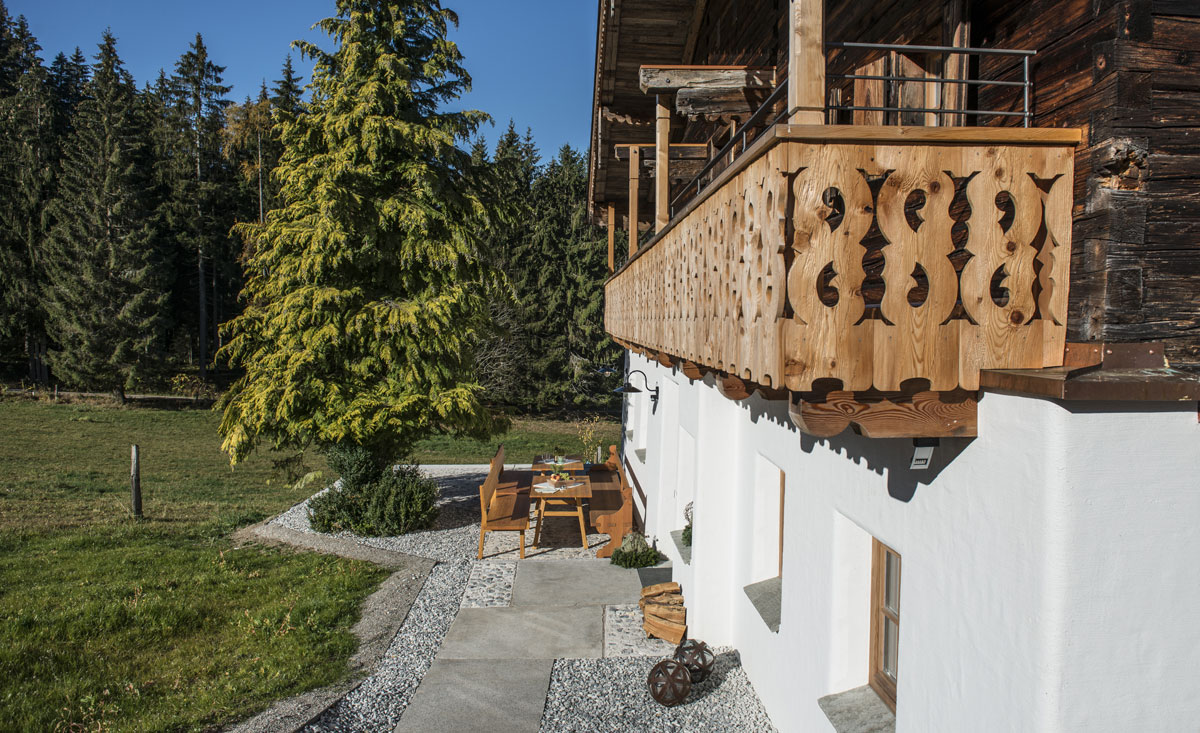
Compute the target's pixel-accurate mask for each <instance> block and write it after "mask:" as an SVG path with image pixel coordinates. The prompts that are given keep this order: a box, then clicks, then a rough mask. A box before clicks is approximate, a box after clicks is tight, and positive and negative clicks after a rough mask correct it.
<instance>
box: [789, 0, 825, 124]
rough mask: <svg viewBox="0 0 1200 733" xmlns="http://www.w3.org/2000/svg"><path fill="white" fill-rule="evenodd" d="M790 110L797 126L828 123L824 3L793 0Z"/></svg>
mask: <svg viewBox="0 0 1200 733" xmlns="http://www.w3.org/2000/svg"><path fill="white" fill-rule="evenodd" d="M790 10H791V12H790V13H789V16H788V23H789V25H790V27H789V28H788V109H789V110H790V111H791V113H792V117H791V122H792V124H794V125H820V124H822V123H823V122H824V121H825V0H791V8H790Z"/></svg>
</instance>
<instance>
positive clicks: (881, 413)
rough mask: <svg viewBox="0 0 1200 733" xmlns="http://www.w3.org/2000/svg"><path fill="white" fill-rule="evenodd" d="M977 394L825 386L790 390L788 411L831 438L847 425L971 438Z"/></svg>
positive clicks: (892, 433)
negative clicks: (847, 389) (805, 391)
mask: <svg viewBox="0 0 1200 733" xmlns="http://www.w3.org/2000/svg"><path fill="white" fill-rule="evenodd" d="M978 405H979V402H978V398H977V396H976V393H974V392H967V391H965V390H956V391H954V392H917V393H915V394H905V393H902V392H888V393H883V392H828V393H825V394H817V393H810V394H799V395H793V397H792V399H791V400H790V402H789V403H788V414H789V415H790V416H791V418H792V422H793V423H794V424H795V425H796V427H798V428H800V430H801V431H802V432H805V433H808V434H809V435H813V436H816V437H818V438H830V437H833V436H834V435H838V434H839V433H842V432H843V431H845V430H846V429H847V428H853V430H854V432H856V433H858V434H859V435H863V436H866V437H868V438H973V437H975V436H976V435H978V430H979V423H978Z"/></svg>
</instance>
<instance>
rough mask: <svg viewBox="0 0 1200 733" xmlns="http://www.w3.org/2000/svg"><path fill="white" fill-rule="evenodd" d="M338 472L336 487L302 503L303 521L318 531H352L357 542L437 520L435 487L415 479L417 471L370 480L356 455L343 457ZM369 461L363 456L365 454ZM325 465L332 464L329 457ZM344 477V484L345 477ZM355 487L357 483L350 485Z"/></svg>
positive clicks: (429, 481)
mask: <svg viewBox="0 0 1200 733" xmlns="http://www.w3.org/2000/svg"><path fill="white" fill-rule="evenodd" d="M343 458H345V459H346V460H347V461H348V463H346V464H343V465H342V466H341V467H342V468H343V469H346V470H347V473H343V474H342V486H341V487H335V488H332V489H330V490H329V491H327V492H325V493H324V494H322V495H320V496H318V497H316V498H314V499H313V500H312V501H310V502H309V503H308V513H309V521H310V522H311V523H312V526H313V529H315V530H317V531H319V532H342V531H349V532H353V533H354V534H357V535H359V536H362V537H385V536H394V535H401V534H407V533H408V532H414V531H416V530H420V529H428V528H429V527H431V526H432V525H433V522H434V520H436V519H437V516H438V507H437V504H436V502H437V496H438V488H437V483H436V482H435V481H433V480H432V479H428V478H426V477H424V476H422V475H421V471H420V469H419V468H418V467H417V466H400V467H399V468H396V469H394V470H385V471H383V472H381V473H379V474H376V478H374V479H369V480H364V478H363V477H364V476H367V475H370V474H369V472H368V471H367V468H366V465H365V462H364V461H363V458H362V455H361V454H355V455H354V456H353V457H348V456H346V455H345V454H342V456H341V457H340V458H339V459H337V460H339V461H341V460H342V459H343ZM368 458H369V454H368ZM329 462H330V464H331V465H332V464H334V462H335V459H334V458H333V455H332V453H331V455H330V461H329ZM347 475H350V476H351V477H352V478H351V480H350V481H347V480H346V476H347ZM356 482H359V483H357V485H356Z"/></svg>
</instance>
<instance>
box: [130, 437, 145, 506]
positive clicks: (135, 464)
mask: <svg viewBox="0 0 1200 733" xmlns="http://www.w3.org/2000/svg"><path fill="white" fill-rule="evenodd" d="M129 493H130V500H131V502H132V505H133V516H134V518H135V519H141V518H142V457H141V451H140V450H139V449H138V446H137V444H136V443H135V444H134V445H133V451H132V460H131V465H130V467H129Z"/></svg>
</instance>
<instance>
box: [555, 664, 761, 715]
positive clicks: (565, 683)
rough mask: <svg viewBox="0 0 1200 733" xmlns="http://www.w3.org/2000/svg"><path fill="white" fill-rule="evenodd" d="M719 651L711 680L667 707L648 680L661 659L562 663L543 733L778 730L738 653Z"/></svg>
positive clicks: (556, 667) (556, 672)
mask: <svg viewBox="0 0 1200 733" xmlns="http://www.w3.org/2000/svg"><path fill="white" fill-rule="evenodd" d="M714 651H715V652H717V663H716V668H715V669H714V671H713V674H712V676H711V677H709V678H708V679H706V680H705V681H704V682H701V683H699V684H697V685H695V686H694V687H692V692H691V694H690V695H689V696H688V699H687V701H686V702H684V703H683V704H682V705H678V706H676V707H673V708H665V707H663V706H661V705H659V704H658V703H656V702H655V701H654V699H653V698H651V697H650V692H649V690H648V689H647V687H646V676H647V675H648V674H649V673H650V668H651V667H653V666H654V664H655V663H657V662H658V659H657V658H650V659H647V658H645V657H615V658H609V659H559V660H557V661H555V662H554V671H553V672H551V674H550V692H549V695H548V697H547V698H546V710H545V712H544V713H543V714H542V727H541V730H542V733H558V731H611V732H613V733H616V732H617V731H638V732H641V731H701V730H713V731H718V730H719V731H756V732H758V731H774V730H775V727H774V726H773V725H771V719H770V718H768V717H767V713H766V711H764V710H763V708H762V705H761V704H760V703H759V701H758V696H757V695H755V694H754V688H753V687H751V685H750V680H749V678H747V677H746V672H745V671H744V670H743V669H742V666H741V661H740V659H739V658H738V654H737V652H736V651H734V650H732V649H730V648H728V647H726V648H718V649H714Z"/></svg>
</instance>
